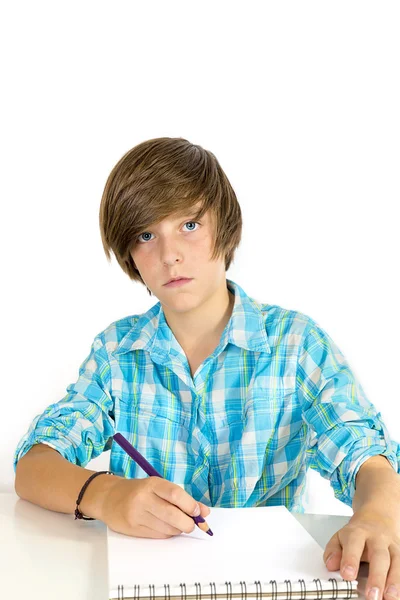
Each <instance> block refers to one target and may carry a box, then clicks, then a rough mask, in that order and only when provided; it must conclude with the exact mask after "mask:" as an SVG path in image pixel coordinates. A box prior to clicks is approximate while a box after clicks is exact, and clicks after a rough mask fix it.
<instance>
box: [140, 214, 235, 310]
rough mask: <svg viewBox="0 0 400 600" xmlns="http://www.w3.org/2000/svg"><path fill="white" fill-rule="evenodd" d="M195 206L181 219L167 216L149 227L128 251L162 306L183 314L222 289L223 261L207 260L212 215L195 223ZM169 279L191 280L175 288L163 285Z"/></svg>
mask: <svg viewBox="0 0 400 600" xmlns="http://www.w3.org/2000/svg"><path fill="white" fill-rule="evenodd" d="M198 208H200V205H199V204H198V205H197V206H195V207H194V208H193V209H192V210H189V211H188V213H187V214H185V215H183V216H182V217H178V218H177V217H176V216H170V217H168V218H167V219H164V220H163V221H160V222H159V223H158V224H157V225H154V226H150V227H149V229H148V230H146V231H143V232H142V233H141V234H140V235H139V236H138V238H137V240H136V243H135V244H134V246H133V248H132V250H131V256H132V259H133V261H134V262H135V265H136V268H137V269H138V271H139V273H140V276H141V277H142V279H143V281H144V282H145V284H146V286H147V287H148V288H149V290H150V291H151V292H152V293H153V294H154V295H155V296H156V297H157V298H158V299H159V301H160V302H161V304H162V305H165V306H167V307H168V308H169V309H170V310H172V311H174V312H187V311H190V310H193V309H195V308H197V307H198V306H200V305H201V304H203V303H204V302H205V301H206V300H207V299H209V298H210V297H211V296H212V295H213V294H215V292H216V291H217V290H220V288H221V287H222V286H224V287H225V288H226V276H225V260H224V259H223V258H218V259H217V260H215V261H211V260H210V258H211V253H212V248H213V215H212V213H211V212H210V211H208V212H207V213H205V215H204V216H203V217H202V218H201V219H199V221H198V222H195V221H193V220H191V219H193V218H194V214H195V212H196V210H197V209H198ZM172 277H188V278H191V281H189V282H187V283H185V284H184V285H181V286H178V287H170V286H166V285H165V284H166V283H167V282H168V281H169V280H170V279H171V278H172Z"/></svg>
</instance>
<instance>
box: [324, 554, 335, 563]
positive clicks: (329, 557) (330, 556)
mask: <svg viewBox="0 0 400 600" xmlns="http://www.w3.org/2000/svg"><path fill="white" fill-rule="evenodd" d="M333 555H334V552H332V554H330V555H329V556H328V558H327V559H326V563H325V564H328V562H329V561H330V560H331V558H332V556H333Z"/></svg>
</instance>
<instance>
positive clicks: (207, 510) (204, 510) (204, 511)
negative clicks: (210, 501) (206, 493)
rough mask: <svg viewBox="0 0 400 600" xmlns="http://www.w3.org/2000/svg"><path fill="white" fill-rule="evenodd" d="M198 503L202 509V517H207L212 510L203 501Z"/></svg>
mask: <svg viewBox="0 0 400 600" xmlns="http://www.w3.org/2000/svg"><path fill="white" fill-rule="evenodd" d="M197 504H198V505H199V506H200V511H201V512H200V514H201V516H202V517H207V516H208V515H209V514H210V512H211V510H210V507H209V506H206V505H205V504H203V503H202V502H198V503H197Z"/></svg>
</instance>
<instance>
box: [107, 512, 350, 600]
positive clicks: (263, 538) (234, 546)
mask: <svg viewBox="0 0 400 600" xmlns="http://www.w3.org/2000/svg"><path fill="white" fill-rule="evenodd" d="M207 523H208V525H209V526H210V528H211V529H212V531H213V533H214V535H213V537H210V536H208V535H207V534H205V533H203V532H202V531H200V529H199V528H198V527H196V528H195V530H194V531H193V532H192V533H190V534H184V533H182V534H181V535H179V536H174V537H171V538H167V539H157V540H154V539H149V538H136V537H131V536H127V535H123V534H120V533H116V532H115V531H112V530H110V529H109V528H107V543H108V577H109V598H110V599H119V600H131V599H132V600H133V599H134V600H140V599H141V598H150V599H151V600H189V599H193V600H216V599H218V598H225V600H236V599H240V600H252V599H253V598H254V600H263V599H264V598H272V599H273V600H278V599H279V600H285V599H286V598H287V599H288V600H301V599H307V600H308V599H313V598H315V599H317V600H320V599H324V598H335V599H336V598H354V597H357V596H358V595H359V594H358V591H357V584H358V582H357V581H345V580H344V579H343V578H342V577H341V575H340V572H339V571H329V570H328V569H327V568H326V567H325V564H324V562H323V552H324V548H321V547H320V546H319V545H318V544H317V542H316V541H315V540H314V538H313V537H312V536H311V535H310V534H309V533H308V532H307V531H306V530H305V529H304V528H303V527H302V525H300V523H299V522H298V521H297V520H296V519H295V517H294V516H293V515H292V514H291V513H290V512H289V510H288V509H287V508H286V507H284V506H270V507H259V508H212V509H211V513H210V515H209V516H208V517H207Z"/></svg>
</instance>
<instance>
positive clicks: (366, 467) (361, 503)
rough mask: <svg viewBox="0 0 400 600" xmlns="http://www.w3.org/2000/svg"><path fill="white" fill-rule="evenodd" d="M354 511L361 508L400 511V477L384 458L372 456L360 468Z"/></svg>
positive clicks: (356, 484)
mask: <svg viewBox="0 0 400 600" xmlns="http://www.w3.org/2000/svg"><path fill="white" fill-rule="evenodd" d="M355 486H356V491H355V494H354V497H353V503H352V507H353V511H354V512H356V511H358V510H360V509H361V508H363V509H367V508H371V509H373V510H375V509H376V508H378V509H380V510H381V509H382V508H384V509H385V510H391V509H392V508H393V509H394V510H397V511H398V510H399V509H400V475H399V474H398V473H396V472H395V470H394V469H393V467H392V465H391V464H390V462H389V461H388V460H387V458H386V457H384V456H381V455H379V456H372V457H371V458H369V459H368V460H366V461H365V462H364V463H363V464H362V465H361V467H360V469H359V470H358V473H357V477H356V483H355Z"/></svg>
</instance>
